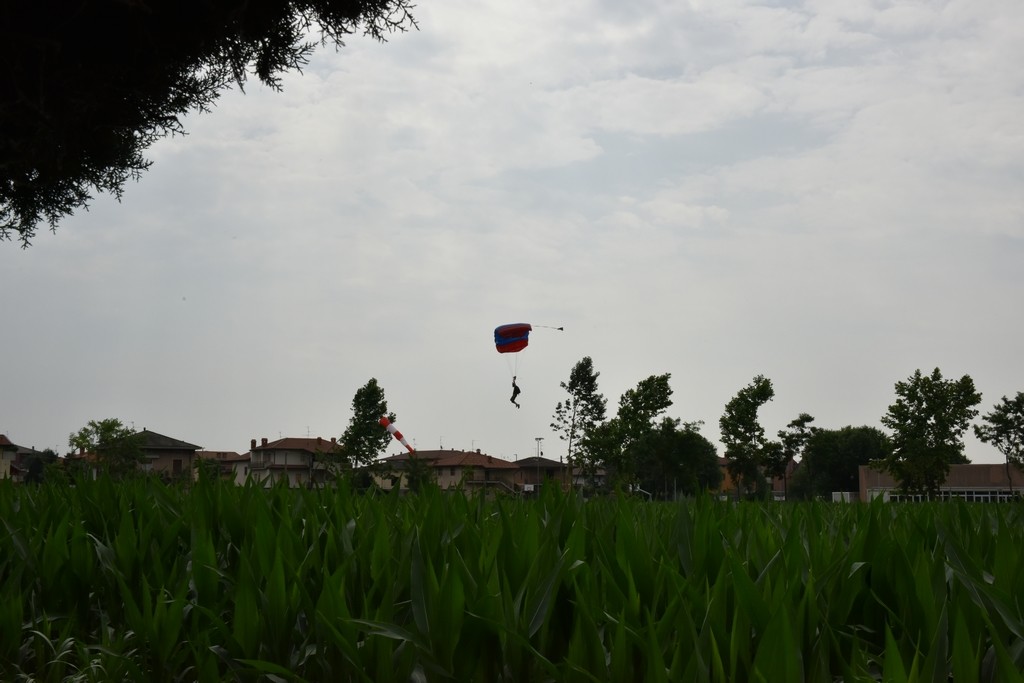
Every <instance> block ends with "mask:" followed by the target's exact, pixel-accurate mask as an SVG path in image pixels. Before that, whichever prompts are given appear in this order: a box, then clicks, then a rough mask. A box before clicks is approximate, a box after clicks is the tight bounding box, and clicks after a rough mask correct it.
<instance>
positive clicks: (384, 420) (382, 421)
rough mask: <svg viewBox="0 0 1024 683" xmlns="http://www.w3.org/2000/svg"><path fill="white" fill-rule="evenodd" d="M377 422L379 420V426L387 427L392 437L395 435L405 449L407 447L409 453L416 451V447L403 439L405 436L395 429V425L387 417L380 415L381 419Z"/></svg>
mask: <svg viewBox="0 0 1024 683" xmlns="http://www.w3.org/2000/svg"><path fill="white" fill-rule="evenodd" d="M379 422H380V426H381V427H384V428H385V429H387V430H388V431H389V432H391V436H393V437H395V438H396V439H398V440H399V441H400V442H401V444H402V445H403V446H405V447H406V449H408V451H409V452H410V453H415V452H416V449H415V448H413V447H412V446H410V445H409V442H408V441H406V440H405V437H404V436H402V432H400V431H398V430H397V429H395V425H393V424H391V420H389V419H387V418H386V417H382V418H381V419H380V420H379Z"/></svg>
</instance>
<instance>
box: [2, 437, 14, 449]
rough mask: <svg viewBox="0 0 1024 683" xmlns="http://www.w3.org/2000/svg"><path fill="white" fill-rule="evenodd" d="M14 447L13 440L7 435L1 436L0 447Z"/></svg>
mask: <svg viewBox="0 0 1024 683" xmlns="http://www.w3.org/2000/svg"><path fill="white" fill-rule="evenodd" d="M13 445H14V444H13V443H11V440H10V439H8V438H7V435H6V434H0V446H3V447H6V446H13Z"/></svg>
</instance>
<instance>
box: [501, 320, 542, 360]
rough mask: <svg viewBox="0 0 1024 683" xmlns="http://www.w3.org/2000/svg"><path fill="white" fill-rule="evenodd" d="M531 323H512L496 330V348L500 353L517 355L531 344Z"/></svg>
mask: <svg viewBox="0 0 1024 683" xmlns="http://www.w3.org/2000/svg"><path fill="white" fill-rule="evenodd" d="M532 330H533V326H532V325H530V323H510V324H508V325H499V326H498V327H495V328H494V347H495V348H496V349H498V353H517V352H519V351H522V350H523V349H525V348H526V346H527V345H528V344H529V343H530V332H531V331H532Z"/></svg>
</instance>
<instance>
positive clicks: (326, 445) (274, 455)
mask: <svg viewBox="0 0 1024 683" xmlns="http://www.w3.org/2000/svg"><path fill="white" fill-rule="evenodd" d="M341 453H342V445H341V444H340V443H338V442H337V440H336V439H335V438H333V437H332V438H331V440H330V441H327V440H325V439H323V438H321V437H319V436H318V437H316V438H315V439H314V438H298V437H287V438H283V439H278V440H277V441H268V440H267V439H266V438H265V437H264V438H263V439H260V443H259V445H256V439H253V440H252V441H250V442H249V476H250V477H253V478H255V479H256V480H258V481H259V482H261V483H262V484H263V485H264V486H268V487H269V486H273V485H274V484H276V483H277V482H279V481H286V482H287V484H288V486H295V487H299V486H306V487H311V486H317V485H322V484H323V483H324V482H326V481H327V480H328V479H329V478H330V473H331V466H330V465H331V463H330V460H331V459H332V458H337V457H338V456H340V455H341Z"/></svg>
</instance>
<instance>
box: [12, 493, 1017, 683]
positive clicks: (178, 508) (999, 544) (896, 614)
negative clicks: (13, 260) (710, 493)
mask: <svg viewBox="0 0 1024 683" xmlns="http://www.w3.org/2000/svg"><path fill="white" fill-rule="evenodd" d="M0 520H2V522H0V524H2V525H0V679H2V680H4V681H112V680H118V681H121V680H127V681H366V682H375V681H459V682H462V681H481V682H484V681H487V682H493V681H508V682H512V681H579V682H594V681H615V682H621V681H665V682H669V681H672V682H676V681H722V682H724V681H772V682H775V681H786V682H794V681H825V682H834V681H848V682H852V681H887V682H889V681H895V682H902V681H907V682H910V681H928V682H934V681H942V682H948V681H956V682H957V683H963V682H969V681H998V682H999V683H1013V682H1014V681H1022V680H1024V677H1022V675H1021V673H1020V672H1021V671H1022V670H1024V616H1022V600H1024V559H1022V558H1024V554H1022V549H1024V510H1022V508H1021V507H1020V506H1018V505H1016V504H1008V505H969V504H964V503H945V504H918V505H909V504H908V505H896V504H886V503H882V502H880V501H879V502H875V503H872V504H861V505H857V504H853V505H848V504H847V505H833V504H824V503H810V504H756V503H743V504H734V503H724V502H719V501H715V500H712V499H710V498H709V499H697V500H693V501H689V502H685V503H673V504H666V503H651V502H646V501H642V500H636V499H631V498H607V499H591V500H586V501H584V500H583V499H581V498H580V497H578V496H576V495H573V494H565V493H562V492H561V491H558V490H555V489H551V490H546V491H544V492H543V493H542V495H540V496H539V497H538V498H536V499H533V500H522V499H518V498H500V497H499V498H497V499H485V498H482V497H466V496H463V495H461V494H452V493H444V492H441V491H437V490H428V491H425V492H421V493H419V494H417V495H410V496H399V495H397V494H394V493H392V494H378V495H367V494H362V493H353V492H351V491H349V490H348V489H346V488H345V487H344V486H341V487H340V488H332V489H325V490H313V491H309V490H290V489H286V488H274V489H269V490H268V489H261V488H257V487H234V486H231V485H225V484H221V483H219V482H202V483H199V484H196V485H194V486H193V487H191V488H177V487H171V486H165V485H162V484H160V483H159V482H156V481H148V480H140V481H129V482H112V481H108V480H99V481H90V482H84V481H83V482H78V484H77V485H75V486H72V485H68V484H63V483H51V484H47V485H44V486H41V487H18V486H15V485H12V484H10V483H9V482H0Z"/></svg>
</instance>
